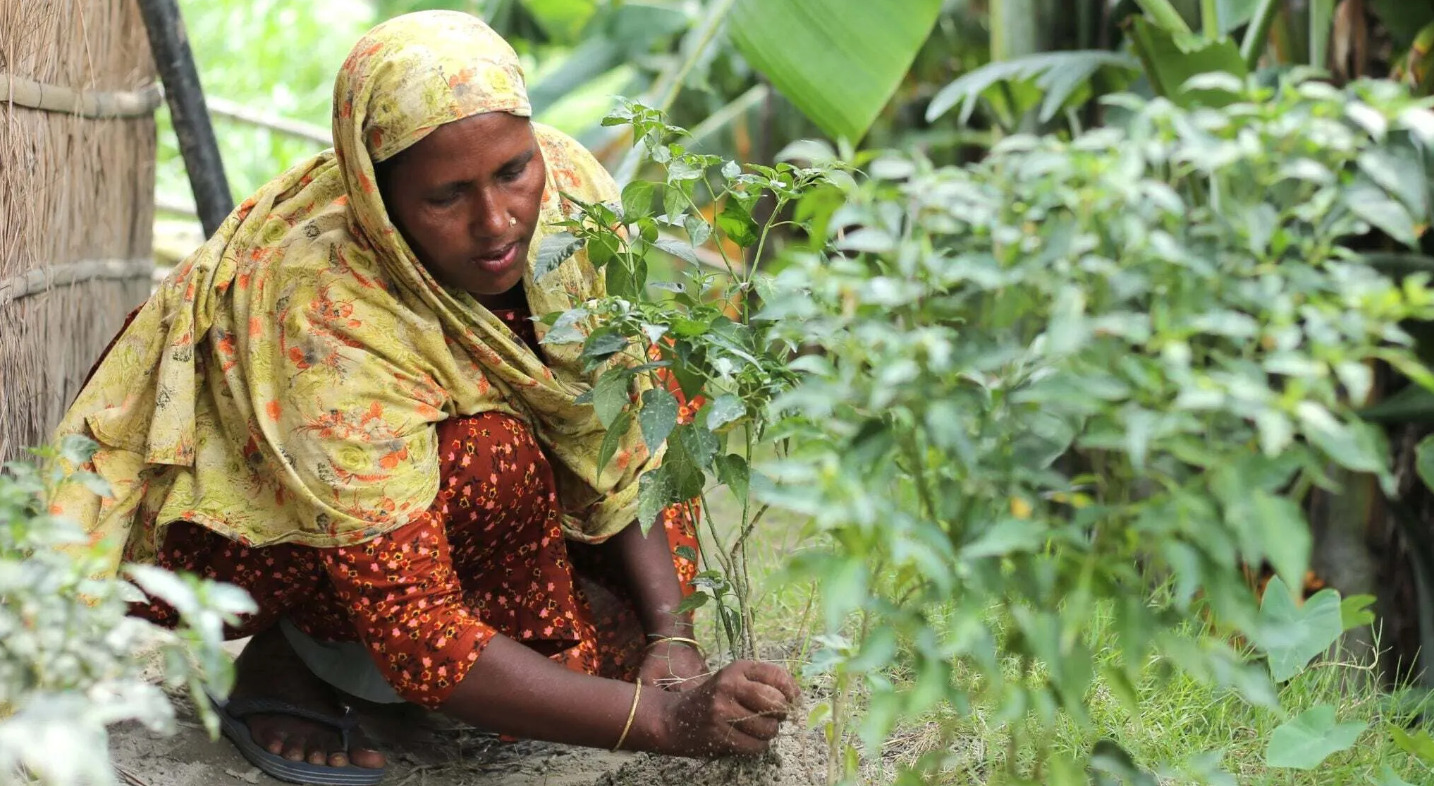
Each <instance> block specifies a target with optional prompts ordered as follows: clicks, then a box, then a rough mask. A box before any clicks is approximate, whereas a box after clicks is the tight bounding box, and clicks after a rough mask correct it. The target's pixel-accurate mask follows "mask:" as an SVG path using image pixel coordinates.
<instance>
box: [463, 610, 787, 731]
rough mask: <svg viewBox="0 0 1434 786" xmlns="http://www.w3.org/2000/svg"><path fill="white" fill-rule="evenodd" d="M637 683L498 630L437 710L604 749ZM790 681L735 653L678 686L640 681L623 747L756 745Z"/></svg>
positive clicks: (775, 722)
mask: <svg viewBox="0 0 1434 786" xmlns="http://www.w3.org/2000/svg"><path fill="white" fill-rule="evenodd" d="M636 690H637V686H635V685H633V684H631V683H626V682H619V681H617V680H608V679H603V678H601V677H591V676H588V675H586V674H580V673H578V672H575V671H571V670H569V669H566V668H564V667H562V666H560V665H558V664H556V663H553V662H552V661H550V660H548V659H547V658H545V657H543V656H542V655H540V654H538V653H536V652H534V651H532V650H530V649H528V648H527V647H525V646H523V645H521V644H519V643H517V642H515V641H513V640H511V639H509V638H507V637H505V636H501V635H499V636H496V637H494V638H493V640H492V641H490V642H489V643H488V646H487V647H486V648H485V649H484V651H483V654H482V656H481V657H479V658H478V660H477V661H476V662H475V663H474V664H473V666H472V668H470V669H469V671H468V674H467V676H466V677H464V679H463V681H462V682H460V683H459V684H458V686H457V688H456V689H454V691H453V693H452V695H451V696H450V697H449V698H448V700H447V701H446V702H444V703H443V704H442V705H440V706H439V710H440V711H442V712H444V713H446V714H449V715H452V716H454V717H456V718H458V719H459V720H462V721H465V722H467V723H471V724H473V725H475V726H479V727H481V728H485V729H490V730H493V731H497V732H500V733H504V734H510V735H513V736H516V737H524V738H528V739H537V740H548V741H551V742H561V743H566V744H569V745H585V746H590V747H605V748H611V747H613V746H614V745H616V744H617V741H618V738H619V737H620V736H621V735H622V730H623V726H624V725H625V723H626V721H627V717H628V713H629V712H630V711H631V709H632V703H633V697H634V692H635V691H636ZM796 698H797V686H796V683H795V682H794V681H793V680H792V678H791V676H790V675H788V674H787V673H786V672H785V671H783V670H782V669H781V668H779V667H777V666H774V665H772V664H769V663H758V662H753V661H738V662H736V663H733V664H731V665H729V666H727V667H726V668H724V669H722V671H720V672H718V673H717V674H716V675H715V676H714V677H713V678H712V679H710V680H706V681H705V682H703V684H702V685H700V686H698V687H696V688H694V689H693V690H690V691H687V692H685V693H672V692H668V691H663V690H655V689H654V688H653V687H652V686H644V688H643V690H642V694H641V696H640V697H639V700H638V706H637V712H636V713H635V714H634V716H633V721H632V727H631V729H630V730H629V731H628V734H627V739H626V740H625V741H624V742H623V746H622V747H623V749H625V750H638V751H649V752H652V753H665V754H669V755H674V756H720V755H727V754H734V753H746V754H750V753H760V752H761V751H764V750H766V749H767V745H768V743H769V742H770V740H771V739H772V738H774V737H776V735H777V729H778V726H779V724H780V723H781V721H783V720H785V719H786V717H787V709H788V707H790V706H791V704H792V702H794V701H795V700H796Z"/></svg>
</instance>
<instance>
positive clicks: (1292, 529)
mask: <svg viewBox="0 0 1434 786" xmlns="http://www.w3.org/2000/svg"><path fill="white" fill-rule="evenodd" d="M1250 507H1251V515H1252V516H1253V517H1254V525H1255V528H1256V531H1257V532H1258V533H1259V542H1260V550H1261V551H1262V552H1263V553H1264V556H1265V558H1266V559H1268V560H1269V561H1270V565H1272V566H1273V567H1274V569H1275V573H1276V574H1277V575H1279V576H1280V577H1282V578H1283V579H1284V580H1285V581H1286V582H1287V583H1289V584H1295V585H1298V584H1302V583H1303V582H1304V576H1305V570H1307V569H1308V567H1309V560H1310V549H1311V548H1313V545H1314V544H1313V538H1312V536H1311V535H1310V528H1309V523H1308V522H1307V521H1306V520H1305V515H1304V511H1302V510H1301V509H1300V506H1299V505H1297V504H1295V502H1294V501H1293V500H1291V499H1289V498H1288V497H1281V496H1276V495H1274V494H1268V493H1265V492H1263V491H1261V492H1256V493H1254V494H1252V495H1251V496H1250Z"/></svg>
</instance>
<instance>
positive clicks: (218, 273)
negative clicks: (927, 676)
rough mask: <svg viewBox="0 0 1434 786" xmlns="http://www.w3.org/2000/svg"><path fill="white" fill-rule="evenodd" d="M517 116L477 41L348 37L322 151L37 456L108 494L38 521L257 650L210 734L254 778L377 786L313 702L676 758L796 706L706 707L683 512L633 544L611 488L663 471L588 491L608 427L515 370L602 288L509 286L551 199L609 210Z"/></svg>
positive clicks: (428, 20) (624, 495) (384, 32)
mask: <svg viewBox="0 0 1434 786" xmlns="http://www.w3.org/2000/svg"><path fill="white" fill-rule="evenodd" d="M530 114H531V110H530V107H529V105H528V100H527V97H526V94H525V92H524V87H523V81H522V74H521V71H520V69H519V65H518V61H517V57H516V55H515V54H514V52H513V51H512V49H511V48H510V47H509V46H508V45H507V43H506V42H504V41H503V40H502V39H501V38H500V37H499V36H497V35H496V34H495V33H494V32H493V31H492V30H491V29H489V28H488V27H487V26H486V25H484V24H483V23H482V22H481V21H479V20H477V19H475V18H473V17H470V16H467V15H464V14H459V13H453V12H425V13H419V14H411V15H407V16H403V17H399V18H396V19H393V20H391V21H388V22H386V23H384V24H381V25H379V26H378V27H376V28H374V29H373V30H372V31H370V32H369V33H368V34H367V35H366V36H364V38H363V39H362V40H360V41H359V42H358V44H357V45H356V46H355V47H354V50H353V52H352V53H351V54H350V56H349V58H348V60H347V61H346V62H345V63H344V65H343V68H342V69H341V70H340V73H339V75H338V78H337V81H336V83H335V86H334V121H333V131H334V150H333V151H329V152H325V153H323V154H320V155H318V156H316V157H315V158H313V159H312V160H309V161H307V162H305V163H303V164H301V165H299V166H297V167H295V168H294V169H292V170H290V171H289V172H287V173H285V174H284V175H281V176H280V177H279V178H277V179H276V180H274V181H273V182H271V183H269V184H268V185H266V186H265V187H263V188H262V189H260V191H259V192H258V193H257V194H255V195H254V196H253V197H251V198H250V199H248V200H247V201H245V202H244V204H243V205H241V206H240V207H239V208H238V209H237V210H236V211H235V212H234V213H233V214H232V215H231V216H230V217H229V218H228V219H227V220H226V221H225V223H224V225H223V226H222V227H221V228H220V229H219V231H218V232H217V233H216V234H215V235H214V237H213V238H211V239H210V240H209V241H208V242H207V243H206V244H205V245H204V246H203V247H202V248H200V249H199V250H198V251H197V252H196V253H195V254H194V255H193V256H192V257H191V258H189V259H188V260H186V262H185V263H184V264H182V265H181V266H179V268H177V269H176V270H175V271H174V273H173V274H171V275H170V276H169V278H168V279H166V281H165V282H164V283H163V284H162V285H161V287H160V288H159V290H158V291H157V292H156V294H155V295H154V296H153V297H152V298H151V299H150V300H149V302H148V303H146V304H145V305H144V306H143V307H142V308H141V309H140V310H138V311H137V312H136V314H135V315H134V316H133V318H132V321H131V322H130V324H129V325H128V326H127V327H126V329H125V330H124V331H123V332H122V333H121V335H120V336H119V337H118V338H117V339H116V341H115V343H114V344H113V345H112V347H111V348H110V349H109V350H108V351H107V352H106V354H105V356H104V357H103V359H102V361H101V362H100V363H99V365H98V366H97V368H96V371H95V373H94V375H93V378H92V379H91V381H90V382H89V383H88V384H87V385H86V387H85V389H84V390H83V391H82V392H81V394H80V396H79V398H78V399H77V401H76V403H75V404H74V406H73V407H72V408H71V410H70V412H69V413H68V414H67V416H66V418H65V420H64V422H63V423H62V425H61V427H60V434H61V435H64V434H71V433H77V434H84V435H86V436H89V437H90V438H92V439H94V440H95V441H97V442H98V443H99V445H100V449H99V451H98V453H97V454H96V455H95V458H94V461H93V464H94V467H93V469H94V471H96V472H98V473H99V474H100V475H102V476H103V477H104V478H106V479H107V480H108V481H109V482H110V484H111V486H112V487H113V489H114V494H113V496H112V497H111V498H106V499H103V500H102V499H100V498H98V497H94V496H92V495H89V494H88V492H86V491H84V490H82V489H72V490H70V491H69V492H68V494H67V496H66V497H65V498H64V499H62V500H61V502H60V507H61V509H62V511H63V512H64V513H66V514H68V515H71V516H74V517H76V518H78V519H80V520H81V521H82V522H84V523H86V524H87V525H88V526H89V528H90V531H91V532H92V534H93V537H95V538H96V539H100V538H109V539H113V540H114V541H116V542H122V543H124V544H125V545H124V549H123V556H124V558H125V559H128V560H131V561H141V562H149V563H154V564H159V565H162V566H165V567H168V568H172V569H183V570H190V571H193V572H196V573H199V574H201V575H204V576H206V577H208V578H213V579H218V580H222V581H228V582H232V583H234V584H238V585H239V586H241V587H244V588H245V589H246V590H248V591H249V592H250V593H251V594H252V595H253V596H254V598H255V600H256V602H257V604H258V611H257V612H256V613H254V614H253V615H250V616H248V617H246V618H245V619H244V621H243V624H242V625H241V626H240V627H239V628H237V629H235V630H232V631H228V633H229V634H231V635H233V636H236V637H238V636H247V635H252V636H253V637H254V638H253V639H252V640H251V642H250V643H249V645H248V646H247V648H246V649H245V651H244V653H243V655H242V656H241V657H240V658H239V661H238V680H237V683H236V686H235V689H234V693H233V696H232V698H231V699H230V701H229V702H228V703H227V704H226V705H222V717H223V720H224V729H225V733H226V735H227V736H229V737H230V738H231V739H232V740H234V741H235V743H236V744H237V745H238V746H239V747H240V749H241V751H243V752H244V753H245V755H246V756H248V757H249V758H250V759H251V760H252V761H254V763H255V764H257V765H259V766H260V767H261V768H263V769H264V770H265V771H267V772H269V773H270V774H273V775H275V776H277V777H281V778H285V779H290V780H297V781H312V782H324V783H369V782H374V781H375V780H377V777H378V776H379V775H380V774H381V768H382V767H383V765H384V759H383V756H382V755H381V754H380V753H379V752H378V751H376V750H374V749H373V748H372V746H371V745H370V744H369V743H368V742H366V741H365V740H364V739H363V737H362V736H361V734H359V733H358V731H357V730H355V729H352V728H351V726H352V724H351V722H350V721H349V720H348V719H347V718H346V717H345V716H344V713H343V711H342V704H341V699H340V698H338V697H337V695H336V694H335V691H334V690H333V689H332V687H331V686H330V685H329V682H330V681H331V682H333V683H336V684H338V685H340V686H342V687H345V688H348V689H349V690H350V691H352V692H358V693H360V694H367V695H368V696H369V697H372V698H377V699H380V700H382V699H384V698H392V699H401V700H405V701H409V702H413V703H416V704H420V705H422V706H424V707H428V708H432V709H437V710H439V711H442V712H444V713H447V714H449V715H452V716H455V717H457V718H459V719H461V720H463V721H466V722H469V723H472V724H474V725H476V726H480V727H483V728H487V729H491V730H493V731H497V732H501V733H504V734H508V735H513V736H519V737H528V738H537V739H546V740H552V741H557V742H564V743H570V744H575V745H587V746H605V747H617V748H622V749H628V750H647V751H655V752H662V753H669V754H676V755H686V756H712V755H722V754H729V753H751V752H757V751H761V750H763V749H765V747H766V746H767V745H768V744H769V741H770V740H771V739H772V738H773V737H774V736H775V735H776V733H777V728H778V724H779V722H780V721H782V720H783V719H785V710H786V708H787V707H788V706H789V705H790V704H791V702H792V701H794V700H795V698H796V686H795V684H794V682H793V681H792V679H791V677H790V676H789V675H788V674H786V673H785V672H784V671H782V670H781V669H779V668H777V667H775V666H772V665H770V664H762V663H755V662H738V663H733V664H731V665H729V666H727V667H726V668H724V669H722V670H721V671H719V672H717V673H716V674H715V675H712V676H710V677H705V678H704V675H706V674H707V671H708V669H707V666H706V664H705V662H704V660H703V658H702V656H701V654H700V653H699V652H698V650H697V649H696V646H695V644H696V643H695V642H693V641H692V640H691V622H690V619H687V618H683V617H681V616H679V615H677V614H676V613H675V609H676V608H677V606H678V604H679V603H680V602H681V599H682V597H683V587H684V586H685V585H686V581H685V580H690V578H691V575H692V572H693V571H694V570H695V566H694V565H692V564H691V563H690V562H687V561H686V560H683V559H682V558H681V557H678V556H675V555H676V553H677V549H676V547H677V546H678V545H681V544H683V543H688V544H691V543H692V542H693V541H692V535H691V532H690V527H691V523H690V520H689V519H688V517H687V516H686V514H685V510H684V509H683V508H682V507H681V506H679V507H677V508H674V509H672V510H669V511H667V512H666V513H664V515H663V517H662V522H663V527H661V528H658V527H653V529H652V532H651V534H649V535H647V536H644V535H643V533H642V532H641V531H640V529H639V528H638V527H637V525H636V524H635V523H634V522H633V518H634V510H635V505H636V495H637V487H638V483H637V478H638V477H639V476H640V475H641V473H642V472H643V471H644V470H646V469H648V468H650V467H651V466H654V465H655V462H656V461H657V460H658V457H654V456H650V455H648V453H647V451H646V450H645V448H644V446H643V443H642V440H641V438H640V435H639V434H638V433H636V431H635V430H634V431H633V432H632V433H629V434H627V435H625V438H624V440H623V444H622V446H621V448H620V449H619V451H618V453H617V455H616V457H615V458H614V459H613V460H612V461H611V462H610V463H609V465H608V466H607V467H606V468H605V469H602V470H601V471H600V470H599V468H598V467H597V462H596V456H597V454H598V448H599V445H600V444H601V442H602V440H603V438H604V436H605V434H604V430H603V428H602V426H601V424H600V423H599V422H598V421H597V419H596V417H595V415H594V414H593V412H592V409H591V407H589V406H587V405H580V404H578V403H576V402H575V398H576V397H577V396H578V395H579V394H580V393H581V392H582V391H583V390H585V389H586V388H587V387H588V386H589V385H590V384H591V382H592V379H593V377H592V375H591V374H585V373H583V372H582V361H581V360H580V359H579V358H578V357H577V347H576V346H575V345H560V346H551V345H541V344H540V339H541V336H542V334H543V332H544V330H545V329H544V328H543V327H542V326H541V325H535V324H534V322H533V321H531V320H530V319H529V316H530V315H531V314H545V313H550V312H553V311H559V310H564V309H568V308H571V307H573V306H574V305H576V304H578V303H581V302H582V301H584V300H586V299H588V298H591V297H595V296H600V295H601V294H602V283H601V279H600V277H599V276H598V275H596V273H595V271H594V270H593V269H592V267H591V265H590V264H589V263H588V262H587V260H586V258H585V257H584V255H583V254H581V253H579V254H578V255H576V256H574V257H573V258H571V259H569V260H567V261H565V262H564V263H563V264H562V265H560V266H559V267H558V268H557V270H555V271H553V272H552V273H550V274H548V275H546V276H544V277H543V278H542V279H540V280H534V278H533V276H532V275H530V274H529V271H530V262H531V260H532V258H533V256H534V252H535V249H536V248H537V245H538V241H539V240H540V238H541V236H542V235H543V234H544V233H545V232H547V231H548V227H550V226H551V225H552V224H553V222H555V221H558V220H560V219H562V218H564V217H566V216H569V215H571V214H572V206H571V205H570V204H567V203H566V201H565V198H564V197H563V194H571V195H573V196H574V197H576V198H578V199H581V200H583V201H599V200H612V199H616V198H617V191H616V188H615V186H614V184H613V182H612V180H611V178H610V177H609V176H608V175H607V173H606V172H605V171H603V169H602V167H601V166H600V165H599V164H598V163H597V162H596V161H595V160H594V159H593V158H592V157H591V155H589V154H588V153H587V152H586V151H585V150H583V149H582V148H581V147H580V146H579V145H578V144H577V143H576V142H575V141H574V140H572V139H571V138H569V137H567V136H564V135H563V134H561V133H559V132H557V131H555V130H553V129H549V128H545V127H543V126H541V125H537V124H534V123H532V122H530V121H529V119H528V118H529V116H530ZM589 327H590V326H589ZM637 392H638V391H634V394H635V395H636V393H637ZM569 541H573V542H571V543H569ZM116 558H117V559H118V555H117V557H116ZM679 574H683V575H679ZM135 613H138V614H142V615H145V616H147V617H149V618H151V619H154V620H156V621H158V622H161V623H172V622H173V621H174V620H175V619H176V612H175V610H174V609H172V608H169V607H168V606H166V605H165V604H163V603H162V602H157V601H156V602H154V603H150V604H148V605H145V606H140V607H137V608H136V610H135ZM354 650H359V651H363V652H366V653H367V659H366V660H364V661H362V662H360V663H359V664H355V663H354V662H353V660H352V658H351V657H350V655H351V654H352V652H353V651H354ZM315 669H317V670H319V671H321V672H323V676H324V677H325V679H319V678H318V677H316V676H315V674H314V673H313V671H314V670H315ZM365 669H367V670H368V671H369V672H371V673H370V674H367V675H366V674H365V673H364V671H365ZM374 675H378V677H376V678H375V677H374ZM326 680H327V681H326ZM375 683H377V684H375ZM644 686H646V689H645V690H644ZM350 732H353V733H352V734H350Z"/></svg>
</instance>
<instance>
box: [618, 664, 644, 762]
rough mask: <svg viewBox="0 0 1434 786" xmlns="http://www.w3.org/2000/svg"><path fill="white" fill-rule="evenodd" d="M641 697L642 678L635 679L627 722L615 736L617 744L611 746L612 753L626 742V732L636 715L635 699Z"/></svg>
mask: <svg viewBox="0 0 1434 786" xmlns="http://www.w3.org/2000/svg"><path fill="white" fill-rule="evenodd" d="M640 698H642V680H641V679H639V680H638V681H637V690H635V691H633V692H632V709H630V710H628V711H627V723H626V724H624V725H623V727H622V735H621V736H619V737H618V738H617V744H616V745H614V746H612V751H613V753H617V752H618V751H620V750H622V744H623V743H624V742H627V733H628V732H629V731H632V719H633V718H636V717H637V701H638V699H640Z"/></svg>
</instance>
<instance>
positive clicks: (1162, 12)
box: [1135, 0, 1192, 34]
mask: <svg viewBox="0 0 1434 786" xmlns="http://www.w3.org/2000/svg"><path fill="white" fill-rule="evenodd" d="M1135 4H1136V5H1138V6H1140V10H1142V11H1144V12H1145V14H1146V16H1149V17H1150V18H1151V20H1153V21H1154V22H1155V23H1156V24H1157V25H1160V26H1161V27H1163V28H1165V29H1166V30H1167V31H1169V32H1171V33H1176V34H1179V33H1186V34H1189V33H1191V32H1192V31H1191V30H1190V25H1187V24H1185V17H1183V16H1181V15H1180V12H1179V11H1176V10H1175V6H1173V5H1171V4H1170V0H1135Z"/></svg>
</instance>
